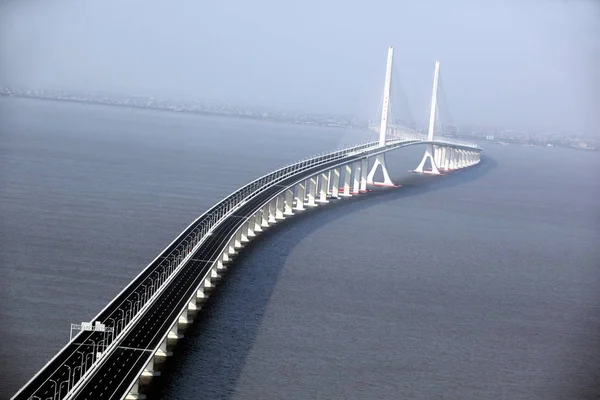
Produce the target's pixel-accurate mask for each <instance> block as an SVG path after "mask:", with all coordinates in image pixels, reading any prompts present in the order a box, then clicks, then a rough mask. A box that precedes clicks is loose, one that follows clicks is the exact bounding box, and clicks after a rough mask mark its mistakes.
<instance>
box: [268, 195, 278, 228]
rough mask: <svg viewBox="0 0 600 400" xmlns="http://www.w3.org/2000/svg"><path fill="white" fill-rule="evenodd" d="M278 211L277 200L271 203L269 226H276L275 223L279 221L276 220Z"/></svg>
mask: <svg viewBox="0 0 600 400" xmlns="http://www.w3.org/2000/svg"><path fill="white" fill-rule="evenodd" d="M276 209H277V199H276V198H275V199H272V200H271V201H269V224H274V223H275V222H277V220H276V219H275V214H276Z"/></svg>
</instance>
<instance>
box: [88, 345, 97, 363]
mask: <svg viewBox="0 0 600 400" xmlns="http://www.w3.org/2000/svg"><path fill="white" fill-rule="evenodd" d="M90 342H92V343H93V344H92V356H93V357H92V365H93V364H94V362H95V361H96V356H97V354H96V341H95V340H92V339H90Z"/></svg>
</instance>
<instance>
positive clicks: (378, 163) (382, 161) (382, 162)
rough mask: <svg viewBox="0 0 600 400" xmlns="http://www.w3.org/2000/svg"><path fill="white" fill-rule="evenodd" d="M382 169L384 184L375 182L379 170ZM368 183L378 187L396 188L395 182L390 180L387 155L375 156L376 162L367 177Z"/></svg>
mask: <svg viewBox="0 0 600 400" xmlns="http://www.w3.org/2000/svg"><path fill="white" fill-rule="evenodd" d="M379 167H381V172H382V173H383V182H375V179H374V178H375V174H376V173H377V168H379ZM367 183H368V184H369V185H378V186H394V182H392V179H391V178H390V174H389V173H388V170H387V167H386V165H385V153H383V154H378V155H377V156H375V161H374V162H373V167H371V171H370V172H369V174H368V175H367Z"/></svg>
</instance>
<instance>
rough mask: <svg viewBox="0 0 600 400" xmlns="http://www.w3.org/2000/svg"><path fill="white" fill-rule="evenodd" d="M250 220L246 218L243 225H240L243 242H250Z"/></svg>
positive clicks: (241, 240)
mask: <svg viewBox="0 0 600 400" xmlns="http://www.w3.org/2000/svg"><path fill="white" fill-rule="evenodd" d="M249 222H250V221H248V220H246V221H245V222H244V223H243V224H242V226H240V228H239V231H240V242H241V243H242V244H243V243H248V241H249V239H248V233H249V229H248V228H249V227H250V224H249Z"/></svg>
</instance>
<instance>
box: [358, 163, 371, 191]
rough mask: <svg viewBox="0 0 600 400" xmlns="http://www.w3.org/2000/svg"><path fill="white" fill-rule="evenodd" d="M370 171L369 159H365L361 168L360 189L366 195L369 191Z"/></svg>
mask: <svg viewBox="0 0 600 400" xmlns="http://www.w3.org/2000/svg"><path fill="white" fill-rule="evenodd" d="M368 169H369V159H368V158H363V159H362V161H361V166H360V189H359V191H360V192H362V193H364V192H366V191H367V170H368Z"/></svg>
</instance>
